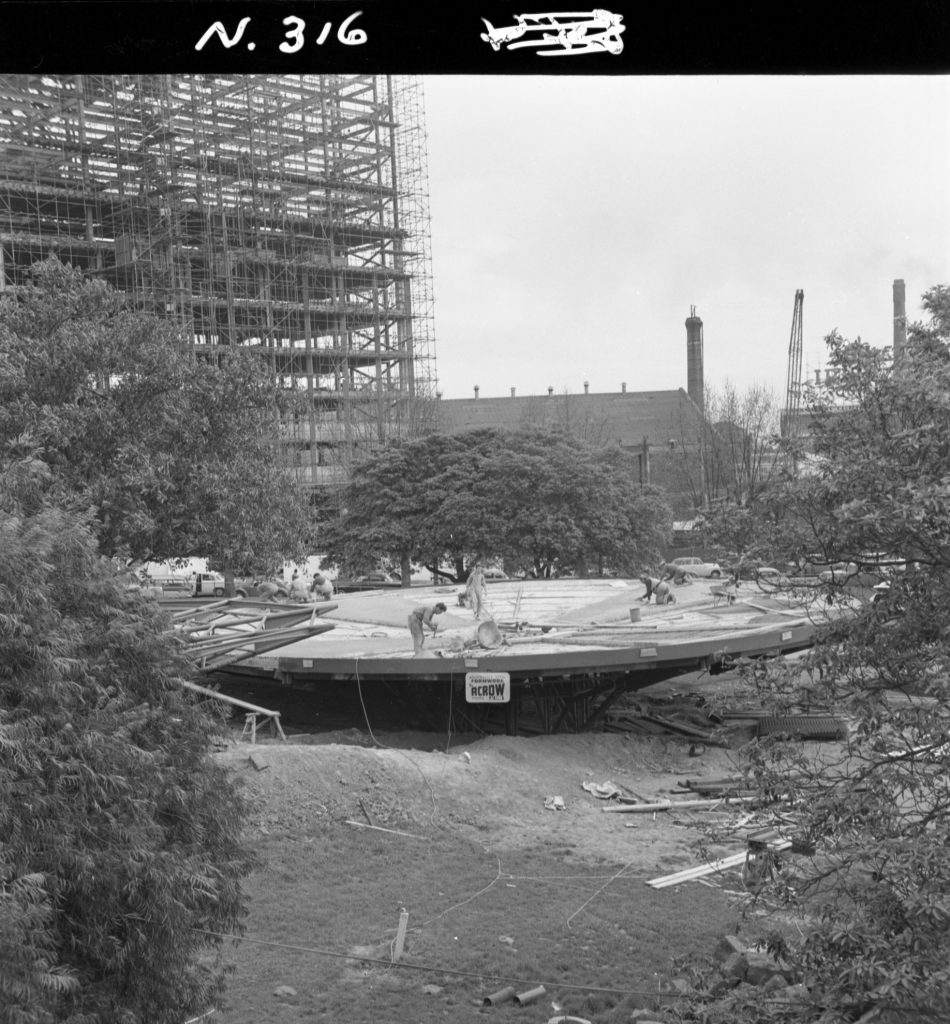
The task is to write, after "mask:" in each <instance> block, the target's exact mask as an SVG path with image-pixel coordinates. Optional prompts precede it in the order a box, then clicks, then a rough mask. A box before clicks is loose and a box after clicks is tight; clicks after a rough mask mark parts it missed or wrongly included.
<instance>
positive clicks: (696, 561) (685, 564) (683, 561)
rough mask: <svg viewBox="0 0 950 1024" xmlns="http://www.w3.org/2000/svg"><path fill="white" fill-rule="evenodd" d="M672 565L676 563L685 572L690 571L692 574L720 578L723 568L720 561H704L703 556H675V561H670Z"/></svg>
mask: <svg viewBox="0 0 950 1024" xmlns="http://www.w3.org/2000/svg"><path fill="white" fill-rule="evenodd" d="M670 565H675V566H676V567H677V569H682V570H683V571H684V572H688V573H689V574H690V576H702V577H704V578H707V577H708V578H711V579H719V577H720V576H721V575H722V568H721V567H720V565H719V563H718V562H704V561H703V560H702V559H701V558H693V557H687V556H683V557H682V558H674V559H673V561H672V562H670Z"/></svg>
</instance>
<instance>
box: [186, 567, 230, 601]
mask: <svg viewBox="0 0 950 1024" xmlns="http://www.w3.org/2000/svg"><path fill="white" fill-rule="evenodd" d="M191 596H192V597H224V577H223V576H222V575H220V573H216V572H195V573H192V574H191Z"/></svg>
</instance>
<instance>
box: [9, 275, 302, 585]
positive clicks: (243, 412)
mask: <svg viewBox="0 0 950 1024" xmlns="http://www.w3.org/2000/svg"><path fill="white" fill-rule="evenodd" d="M284 399H285V396H283V395H282V394H281V392H280V391H279V390H278V388H277V386H276V383H275V381H274V379H273V377H272V375H270V374H269V373H268V371H267V369H266V367H264V365H263V364H262V361H261V360H260V358H259V357H257V356H255V355H254V354H252V353H250V352H245V351H242V350H240V349H234V350H229V351H228V352H226V353H225V354H224V355H223V357H222V358H221V359H220V360H218V361H209V360H205V359H200V358H195V357H194V356H193V355H192V353H191V352H190V350H189V349H188V348H187V347H185V346H183V344H182V342H181V339H180V338H179V337H178V335H177V333H176V330H175V327H174V324H173V323H171V322H170V321H168V320H162V319H159V318H157V317H154V316H149V315H143V314H138V313H136V312H134V311H132V310H130V309H128V308H127V307H126V306H124V305H123V301H122V296H121V295H119V294H118V293H116V292H115V291H114V290H113V289H111V288H110V287H109V286H108V285H106V284H105V283H104V282H102V281H88V280H86V279H84V278H83V276H82V274H81V273H80V272H79V271H78V270H75V269H73V268H72V267H68V266H65V265H63V264H62V263H60V262H59V261H58V260H56V259H54V258H51V259H48V260H46V261H44V262H43V263H41V264H37V265H36V267H35V268H34V275H33V282H32V284H31V285H30V286H29V287H27V288H25V289H21V290H19V291H18V292H17V293H16V294H14V295H12V296H6V297H4V298H3V299H2V300H0V439H2V440H12V439H15V438H23V439H28V440H29V443H31V444H36V445H38V446H39V449H40V451H41V453H42V458H43V460H44V461H45V462H46V463H47V464H48V465H49V466H50V468H51V469H52V470H53V473H54V481H55V483H56V486H57V487H58V489H59V491H60V493H61V495H63V496H64V500H66V499H68V500H69V501H70V502H72V503H73V504H74V506H75V507H78V508H89V509H92V511H93V517H94V518H93V526H94V529H95V533H96V538H97V540H98V542H99V545H100V550H101V551H102V552H103V553H104V554H107V555H119V556H123V557H126V558H134V559H140V560H150V559H154V560H162V559H166V558H185V557H188V556H193V555H199V556H205V557H208V558H209V559H210V561H211V564H212V566H213V567H216V568H221V569H225V570H233V571H238V572H254V571H262V570H264V569H267V568H270V567H272V566H273V565H274V564H275V563H279V562H280V561H281V560H282V559H283V558H285V557H294V556H295V555H298V556H299V555H301V554H302V553H303V551H304V549H305V546H306V542H307V540H308V537H309V509H308V500H309V499H308V494H307V492H306V491H305V490H304V489H303V488H302V487H300V486H299V485H297V484H296V483H295V481H294V479H293V477H292V475H291V474H289V473H288V472H287V470H286V468H285V467H284V465H282V461H281V459H280V458H279V454H278V452H279V449H278V445H277V438H278V431H279V412H280V407H281V402H282V401H283V400H284Z"/></svg>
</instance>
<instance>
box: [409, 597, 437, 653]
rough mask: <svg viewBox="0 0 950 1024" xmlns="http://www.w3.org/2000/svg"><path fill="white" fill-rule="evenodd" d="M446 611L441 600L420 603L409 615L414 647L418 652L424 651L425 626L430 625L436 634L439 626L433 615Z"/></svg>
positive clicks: (433, 633)
mask: <svg viewBox="0 0 950 1024" xmlns="http://www.w3.org/2000/svg"><path fill="white" fill-rule="evenodd" d="M444 612H445V605H444V604H443V603H442V602H441V601H439V603H438V604H430V605H424V604H420V605H419V607H418V608H414V609H413V610H412V613H411V614H410V616H409V633H410V634H411V636H412V647H413V650H414V652H415V653H416V654H421V653H422V645H423V644H424V643H425V635H424V632H423V628H422V627H423V626H428V627H429V629H431V630H432V635H433V636H434V635H435V633H436V630H437V629H438V626H436V624H435V623H434V622H433V621H432V618H433V616H435V615H442V614H443V613H444Z"/></svg>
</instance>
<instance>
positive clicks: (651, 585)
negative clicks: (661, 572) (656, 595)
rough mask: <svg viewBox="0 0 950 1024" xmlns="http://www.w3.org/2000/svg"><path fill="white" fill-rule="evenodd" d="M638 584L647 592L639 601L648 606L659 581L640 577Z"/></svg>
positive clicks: (651, 577)
mask: <svg viewBox="0 0 950 1024" xmlns="http://www.w3.org/2000/svg"><path fill="white" fill-rule="evenodd" d="M640 582H641V583H642V584H643V585H644V586H645V587H646V588H647V592H646V593H645V594H644V595H643V597H641V598H640V600H641V601H646V603H647V604H649V603H650V598H651V597H653V591H654V590H656V588H657V587H658V586H659V583H660V581H659V580H658V579H657V578H656V577H655V576H641V577H640Z"/></svg>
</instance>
